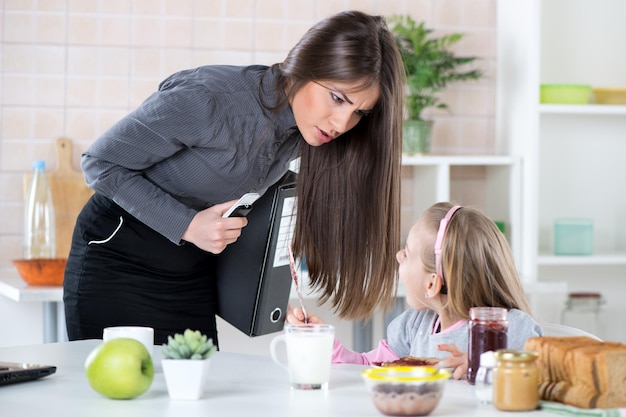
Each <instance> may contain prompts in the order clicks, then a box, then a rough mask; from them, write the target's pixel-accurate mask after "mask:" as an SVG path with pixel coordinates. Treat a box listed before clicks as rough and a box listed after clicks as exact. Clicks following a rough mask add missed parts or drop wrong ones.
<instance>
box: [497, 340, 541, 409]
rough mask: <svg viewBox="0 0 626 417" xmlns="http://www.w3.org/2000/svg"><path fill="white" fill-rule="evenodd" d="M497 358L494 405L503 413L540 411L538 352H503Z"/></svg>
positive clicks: (508, 350)
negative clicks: (538, 409)
mask: <svg viewBox="0 0 626 417" xmlns="http://www.w3.org/2000/svg"><path fill="white" fill-rule="evenodd" d="M495 357H496V367H495V369H494V372H493V405H494V406H495V407H496V408H497V409H498V410H501V411H527V410H534V409H536V408H537V406H538V404H539V371H538V369H537V366H536V364H535V360H536V359H537V357H538V355H537V352H534V351H532V350H510V349H502V350H498V351H496V353H495Z"/></svg>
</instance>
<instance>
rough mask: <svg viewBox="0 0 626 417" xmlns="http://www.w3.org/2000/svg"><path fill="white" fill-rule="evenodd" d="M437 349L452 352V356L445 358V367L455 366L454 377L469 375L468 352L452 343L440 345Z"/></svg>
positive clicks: (460, 377)
mask: <svg viewBox="0 0 626 417" xmlns="http://www.w3.org/2000/svg"><path fill="white" fill-rule="evenodd" d="M437 349H438V350H440V351H444V352H449V353H450V356H448V357H447V358H445V359H444V360H443V364H442V365H443V367H444V368H454V371H453V372H452V377H453V378H454V379H463V378H464V377H465V376H466V375H467V368H468V367H469V359H468V357H467V353H465V352H462V351H461V350H459V348H457V347H456V345H451V344H441V345H438V346H437Z"/></svg>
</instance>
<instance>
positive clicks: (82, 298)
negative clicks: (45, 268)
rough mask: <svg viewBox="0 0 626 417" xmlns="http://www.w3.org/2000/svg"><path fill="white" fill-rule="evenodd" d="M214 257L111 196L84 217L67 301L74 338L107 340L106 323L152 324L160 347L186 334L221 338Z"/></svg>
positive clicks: (90, 205) (93, 202)
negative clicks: (174, 240) (162, 231)
mask: <svg viewBox="0 0 626 417" xmlns="http://www.w3.org/2000/svg"><path fill="white" fill-rule="evenodd" d="M214 260H215V255H212V254H210V253H208V252H205V251H203V250H201V249H199V248H198V247H196V246H195V245H193V244H190V243H187V244H184V245H176V244H174V243H172V242H171V241H169V240H168V239H166V238H165V237H164V236H162V235H161V234H159V233H157V232H155V231H154V230H153V229H151V228H150V227H148V226H146V225H145V224H143V223H142V222H140V221H139V220H137V219H136V218H134V217H133V216H131V215H130V214H128V213H127V212H126V211H125V210H123V209H122V208H121V207H119V206H118V205H117V204H115V203H114V202H113V201H112V200H110V199H109V198H106V197H104V196H102V195H99V194H95V195H94V196H93V197H92V198H91V199H90V200H89V201H88V202H87V204H86V205H85V207H84V208H83V210H82V212H81V213H80V215H79V216H78V219H77V222H76V227H75V229H74V234H73V237H72V247H71V250H70V254H69V258H68V262H67V267H66V270H65V280H64V283H63V301H64V304H65V320H66V325H67V334H68V338H69V339H70V340H78V339H101V338H102V330H103V329H104V328H105V327H108V326H126V325H134V326H150V327H153V328H154V341H155V344H162V343H165V342H166V341H167V336H168V335H173V334H175V333H182V332H183V331H184V330H185V329H187V328H189V329H192V330H200V331H201V332H202V333H204V334H206V335H207V336H208V337H210V338H212V339H213V342H214V343H215V344H217V343H218V341H217V329H216V322H215V313H216V304H217V301H216V289H215V282H216V280H215V279H214V276H215V274H214V273H213V269H214Z"/></svg>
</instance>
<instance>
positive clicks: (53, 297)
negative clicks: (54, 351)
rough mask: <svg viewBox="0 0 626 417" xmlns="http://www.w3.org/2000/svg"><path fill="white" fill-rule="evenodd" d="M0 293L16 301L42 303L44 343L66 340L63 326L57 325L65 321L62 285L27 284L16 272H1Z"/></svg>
mask: <svg viewBox="0 0 626 417" xmlns="http://www.w3.org/2000/svg"><path fill="white" fill-rule="evenodd" d="M0 295H1V296H4V297H7V298H8V299H10V300H13V301H15V302H18V303H21V302H41V303H43V341H44V343H53V342H58V341H61V340H66V337H65V336H64V335H65V326H64V325H63V326H59V323H64V322H65V312H64V311H63V287H61V286H36V285H28V284H27V283H26V282H24V280H23V279H22V278H20V276H19V275H18V274H17V272H11V273H4V272H3V274H2V277H1V278H0ZM59 333H61V334H59Z"/></svg>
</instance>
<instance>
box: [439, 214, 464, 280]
mask: <svg viewBox="0 0 626 417" xmlns="http://www.w3.org/2000/svg"><path fill="white" fill-rule="evenodd" d="M462 207H463V206H454V207H452V208H451V209H450V210H448V212H447V213H446V215H445V216H444V218H443V219H441V222H439V230H438V231H437V240H435V268H436V271H437V276H439V277H441V280H442V281H443V285H445V284H446V280H445V278H444V277H443V266H442V265H441V247H442V246H443V237H444V235H445V234H446V229H447V228H448V223H450V219H451V218H452V216H454V213H456V211H457V210H458V209H460V208H462Z"/></svg>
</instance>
